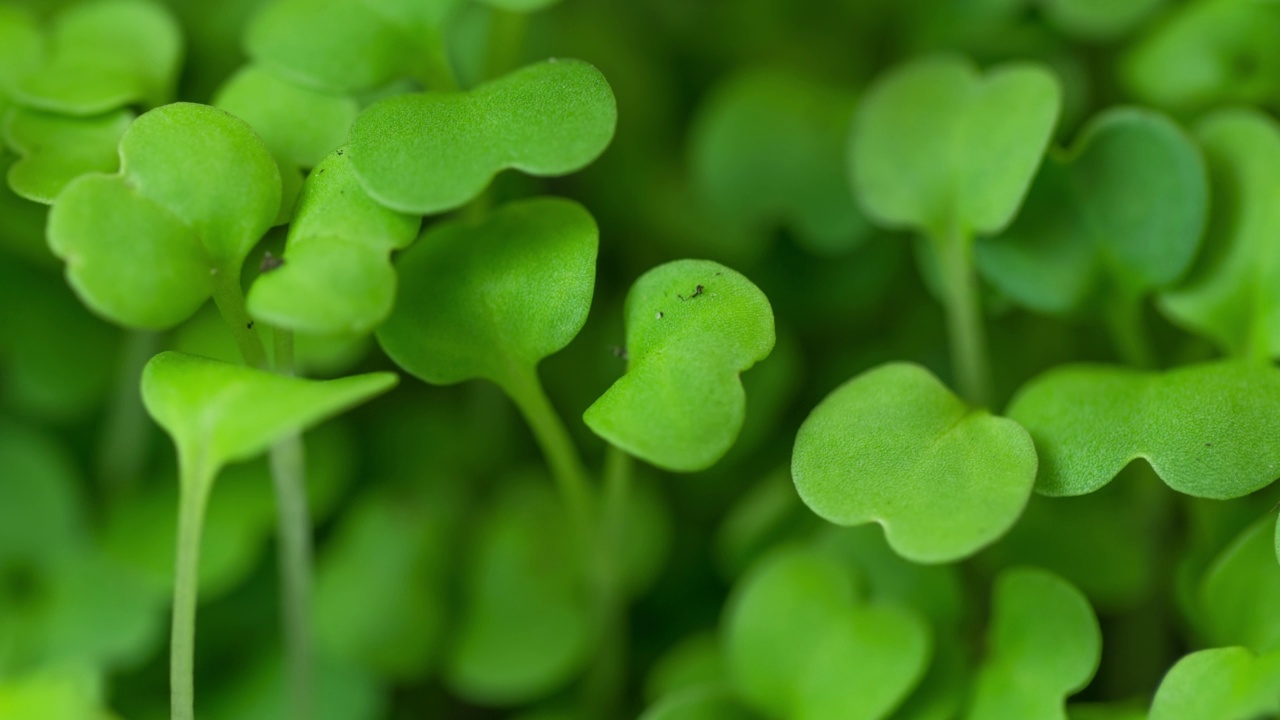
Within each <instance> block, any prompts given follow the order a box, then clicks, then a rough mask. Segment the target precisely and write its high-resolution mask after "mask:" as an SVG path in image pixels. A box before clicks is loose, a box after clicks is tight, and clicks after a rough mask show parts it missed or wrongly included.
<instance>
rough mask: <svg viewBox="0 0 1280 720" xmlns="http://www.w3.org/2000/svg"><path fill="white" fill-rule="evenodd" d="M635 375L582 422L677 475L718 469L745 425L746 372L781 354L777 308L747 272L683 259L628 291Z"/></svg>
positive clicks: (629, 339)
mask: <svg viewBox="0 0 1280 720" xmlns="http://www.w3.org/2000/svg"><path fill="white" fill-rule="evenodd" d="M626 325H627V346H626V352H627V358H628V361H627V372H626V374H625V375H623V376H622V378H620V379H619V380H618V381H617V382H615V383H614V384H613V385H612V386H610V388H609V389H608V390H606V391H605V393H604V394H603V395H601V396H600V398H599V399H598V400H596V401H595V403H593V404H592V405H591V407H589V408H587V411H586V412H585V413H584V414H583V416H582V419H583V420H584V421H585V422H586V423H587V426H588V427H590V428H591V430H592V431H593V432H595V433H596V434H597V435H599V436H600V437H602V438H604V439H605V440H607V441H609V443H611V444H613V445H614V446H616V447H618V448H620V449H622V450H625V451H626V452H627V453H629V454H631V455H634V456H636V457H638V458H641V459H642V460H645V461H646V462H649V463H652V464H654V465H657V466H658V467H661V468H664V469H667V470H674V471H677V472H693V471H697V470H704V469H706V468H708V467H711V466H712V465H714V464H715V463H716V461H718V460H719V459H720V458H722V457H724V454H725V453H726V452H728V451H729V448H730V447H732V445H733V442H734V440H735V439H736V438H737V437H738V431H739V430H741V429H742V423H743V419H744V417H745V412H746V393H745V392H744V391H743V389H742V381H741V379H740V378H739V375H740V374H741V373H742V372H744V371H746V370H748V369H749V368H751V366H752V365H755V364H756V363H757V362H759V361H761V360H763V359H765V358H766V357H768V355H769V352H770V351H771V350H772V349H773V343H774V330H773V308H771V307H770V306H769V299H768V298H766V297H765V296H764V293H762V292H760V289H759V288H757V287H756V286H755V285H753V284H752V283H751V281H750V280H748V279H747V278H745V277H743V276H742V275H740V274H738V273H736V272H734V271H733V270H730V269H729V268H727V267H725V266H723V265H720V264H718V263H714V262H711V261H709V260H677V261H675V262H670V263H667V264H665V265H660V266H658V267H656V268H654V269H652V270H650V271H649V272H647V273H645V274H644V275H642V276H641V277H640V278H639V279H638V280H636V282H635V284H634V285H633V286H632V287H631V292H630V293H628V295H627V305H626Z"/></svg>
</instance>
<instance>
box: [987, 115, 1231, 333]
mask: <svg viewBox="0 0 1280 720" xmlns="http://www.w3.org/2000/svg"><path fill="white" fill-rule="evenodd" d="M1208 195H1209V191H1208V184H1207V179H1206V176H1205V168H1204V162H1203V160H1202V159H1201V157H1200V153H1199V151H1198V150H1197V149H1196V147H1195V145H1194V144H1192V142H1191V139H1190V138H1188V137H1187V136H1186V135H1185V134H1184V133H1183V132H1182V130H1181V129H1180V128H1178V126H1177V125H1176V124H1175V123H1174V122H1173V121H1171V120H1169V119H1168V118H1166V117H1164V116H1163V115H1160V114H1158V113H1154V112H1151V111H1148V110H1141V109H1138V108H1119V109H1113V110H1108V111H1106V112H1104V113H1102V114H1101V115H1099V116H1097V117H1095V118H1094V119H1093V120H1092V121H1091V122H1090V123H1089V124H1088V125H1087V126H1086V127H1085V129H1084V130H1083V131H1081V133H1080V136H1079V138H1078V139H1077V141H1076V144H1075V146H1074V147H1072V148H1071V149H1070V150H1069V151H1067V152H1065V153H1063V154H1061V155H1056V156H1053V157H1051V158H1050V159H1049V161H1048V162H1046V163H1045V165H1044V167H1043V168H1042V169H1041V170H1040V175H1039V176H1038V177H1037V178H1036V181H1035V184H1034V185H1033V186H1032V189H1031V192H1030V194H1029V195H1028V197H1027V201H1026V205H1025V207H1024V208H1023V211H1022V212H1021V213H1020V214H1019V215H1018V219H1017V220H1016V221H1015V222H1014V223H1013V225H1011V226H1010V227H1009V228H1008V230H1006V231H1005V232H1004V233H1002V234H1001V235H1000V236H998V237H996V238H993V239H991V240H990V241H987V242H981V243H979V245H978V264H979V267H980V268H981V269H982V271H983V273H984V275H986V277H987V278H988V279H990V280H991V281H992V283H993V284H995V285H996V286H997V287H998V288H1000V290H1002V291H1003V292H1004V293H1005V294H1007V295H1009V296H1010V297H1012V298H1013V299H1014V300H1016V301H1017V302H1018V303H1020V304H1022V305H1025V306H1027V307H1030V308H1033V309H1036V310H1040V311H1043V312H1057V313H1062V312H1070V311H1074V310H1080V309H1081V308H1082V306H1083V305H1084V304H1085V302H1086V301H1088V300H1104V301H1105V302H1104V303H1103V307H1108V308H1110V307H1112V306H1123V305H1125V304H1128V303H1133V302H1135V301H1137V300H1139V299H1141V298H1142V297H1143V296H1144V295H1145V294H1146V293H1148V292H1150V291H1151V290H1153V289H1157V288H1164V287H1169V286H1170V285H1171V284H1172V283H1174V282H1176V281H1177V280H1178V279H1179V278H1181V277H1182V276H1183V274H1185V273H1186V271H1187V269H1188V268H1189V267H1190V266H1191V262H1192V260H1193V259H1194V258H1195V255H1196V251H1197V249H1198V248H1199V247H1200V239H1201V236H1202V234H1203V232H1204V225H1205V218H1206V216H1207V214H1208V201H1209V197H1208Z"/></svg>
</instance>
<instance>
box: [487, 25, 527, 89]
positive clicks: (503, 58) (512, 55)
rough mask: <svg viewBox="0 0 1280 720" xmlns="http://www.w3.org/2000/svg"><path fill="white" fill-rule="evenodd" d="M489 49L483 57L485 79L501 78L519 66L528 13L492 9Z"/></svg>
mask: <svg viewBox="0 0 1280 720" xmlns="http://www.w3.org/2000/svg"><path fill="white" fill-rule="evenodd" d="M490 18H491V21H490V25H489V47H488V53H487V55H486V57H485V68H484V76H485V78H486V79H493V78H497V77H501V76H502V75H505V74H506V73H508V72H511V71H512V70H514V69H515V68H516V67H517V66H518V65H519V64H520V53H521V51H522V50H523V48H524V36H525V32H526V31H527V28H528V13H522V12H512V11H510V10H498V9H494V10H493V11H492V12H491V15H490Z"/></svg>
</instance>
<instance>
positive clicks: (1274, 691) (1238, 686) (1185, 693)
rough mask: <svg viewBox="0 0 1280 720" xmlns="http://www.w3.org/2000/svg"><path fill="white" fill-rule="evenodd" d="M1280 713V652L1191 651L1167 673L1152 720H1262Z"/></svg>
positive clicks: (1242, 650)
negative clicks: (1263, 653)
mask: <svg viewBox="0 0 1280 720" xmlns="http://www.w3.org/2000/svg"><path fill="white" fill-rule="evenodd" d="M1277 713H1280V652H1273V653H1271V654H1269V655H1262V656H1258V655H1254V654H1253V653H1252V652H1250V651H1249V650H1247V649H1245V648H1242V647H1228V648H1214V649H1212V650H1201V651H1199V652H1194V653H1191V654H1190V655H1187V656H1186V657H1184V658H1182V659H1181V660H1179V661H1178V664H1177V665H1174V666H1173V669H1171V670H1170V671H1169V674H1168V675H1165V677H1164V680H1163V681H1162V682H1161V683H1160V689H1159V690H1157V691H1156V698H1155V701H1154V702H1153V703H1152V704H1151V716H1150V720H1205V719H1207V718H1212V720H1257V719H1258V718H1264V717H1269V716H1274V715H1275V714H1277Z"/></svg>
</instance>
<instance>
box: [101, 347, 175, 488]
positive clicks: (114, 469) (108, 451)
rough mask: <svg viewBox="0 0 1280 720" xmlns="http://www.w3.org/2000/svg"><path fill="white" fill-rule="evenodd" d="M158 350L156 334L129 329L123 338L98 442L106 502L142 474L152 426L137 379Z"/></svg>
mask: <svg viewBox="0 0 1280 720" xmlns="http://www.w3.org/2000/svg"><path fill="white" fill-rule="evenodd" d="M159 347H160V336H159V334H158V333H154V332H148V331H143V330H131V331H129V332H128V333H127V334H126V335H125V342H124V347H123V349H122V350H121V353H120V365H119V369H118V370H117V372H116V389H115V392H114V393H113V396H112V399H111V406H110V409H109V410H108V417H107V421H106V426H105V428H104V431H103V433H102V436H101V437H100V438H99V442H98V474H99V477H100V478H101V479H102V483H103V486H104V487H105V489H106V494H107V496H108V499H114V498H115V497H116V496H118V495H119V494H121V493H122V492H127V491H128V490H129V489H131V487H132V486H133V485H134V484H135V483H136V481H137V479H138V478H139V477H140V476H141V475H142V470H143V465H144V464H145V462H146V458H147V449H148V448H147V446H148V442H147V441H148V440H149V439H150V435H149V434H148V433H149V431H150V429H151V424H150V421H149V420H148V418H147V411H146V408H144V407H143V406H142V396H141V395H140V394H139V393H138V378H139V377H141V376H142V368H143V367H144V366H145V365H146V364H147V361H148V360H150V359H151V356H152V355H155V354H156V351H157V350H158V349H159Z"/></svg>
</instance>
